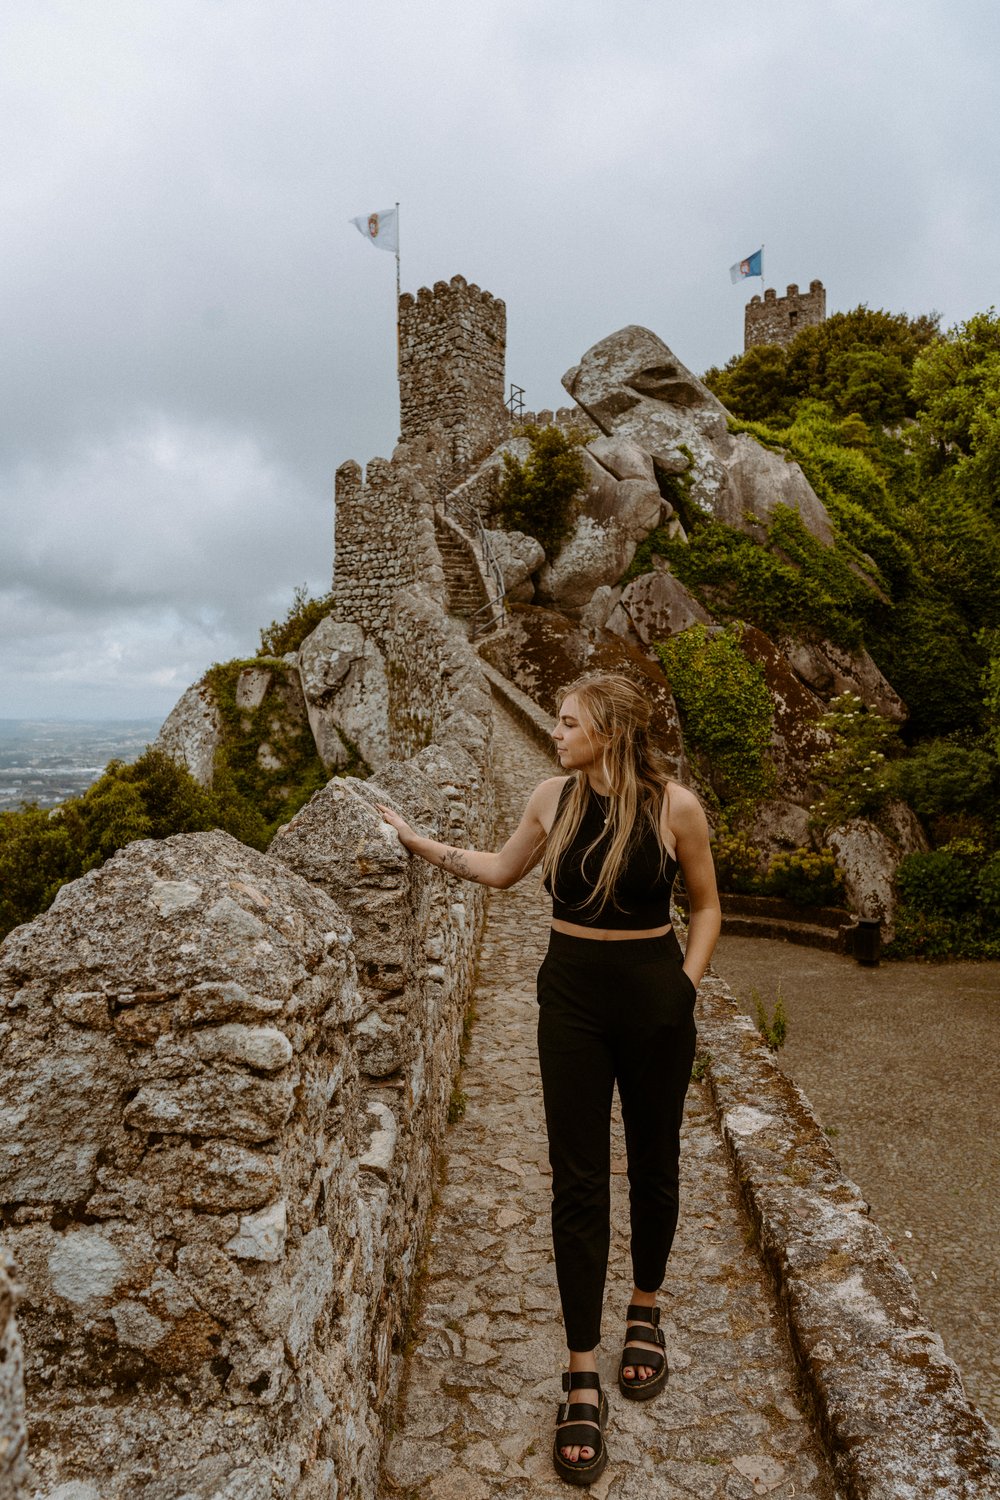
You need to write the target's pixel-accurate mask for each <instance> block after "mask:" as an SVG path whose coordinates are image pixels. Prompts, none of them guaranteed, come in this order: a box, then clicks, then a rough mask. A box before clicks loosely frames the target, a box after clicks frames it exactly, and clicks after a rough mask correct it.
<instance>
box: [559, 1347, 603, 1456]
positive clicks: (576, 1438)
mask: <svg viewBox="0 0 1000 1500" xmlns="http://www.w3.org/2000/svg"><path fill="white" fill-rule="evenodd" d="M562 1388H563V1390H564V1391H565V1392H566V1393H567V1394H569V1392H570V1391H579V1390H587V1389H589V1390H596V1391H597V1393H598V1396H599V1398H600V1405H599V1406H592V1405H591V1404H590V1402H589V1401H563V1402H561V1404H560V1406H559V1415H558V1416H557V1418H556V1422H557V1424H558V1425H557V1426H556V1435H555V1439H554V1440H553V1443H552V1462H553V1463H554V1464H555V1467H556V1473H557V1474H558V1475H559V1478H560V1479H565V1481H566V1483H567V1484H593V1482H594V1480H595V1479H597V1478H598V1476H599V1475H601V1474H603V1473H604V1466H605V1464H606V1463H607V1461H608V1450H607V1447H606V1446H605V1443H604V1428H605V1426H606V1425H607V1420H608V1398H607V1396H606V1395H605V1394H604V1392H603V1391H602V1390H601V1378H600V1376H599V1375H598V1374H597V1371H596V1370H566V1371H565V1372H564V1374H563V1378H562ZM571 1414H572V1415H571ZM560 1448H593V1450H594V1456H593V1458H587V1459H583V1458H581V1459H578V1460H577V1462H576V1463H575V1464H574V1463H570V1461H569V1459H568V1458H563V1456H562V1454H561V1453H560V1452H559V1449H560Z"/></svg>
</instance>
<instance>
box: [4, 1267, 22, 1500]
mask: <svg viewBox="0 0 1000 1500" xmlns="http://www.w3.org/2000/svg"><path fill="white" fill-rule="evenodd" d="M11 1270H12V1267H11V1263H10V1259H9V1257H8V1256H7V1254H6V1252H5V1251H4V1250H3V1249H0V1500H26V1497H27V1494H28V1490H27V1483H28V1474H27V1460H26V1449H27V1438H26V1435H25V1426H24V1362H23V1358H22V1354H21V1338H20V1334H19V1333H18V1330H17V1324H16V1322H15V1320H14V1308H15V1306H16V1302H17V1288H16V1287H15V1285H14V1282H13V1280H12V1279H11Z"/></svg>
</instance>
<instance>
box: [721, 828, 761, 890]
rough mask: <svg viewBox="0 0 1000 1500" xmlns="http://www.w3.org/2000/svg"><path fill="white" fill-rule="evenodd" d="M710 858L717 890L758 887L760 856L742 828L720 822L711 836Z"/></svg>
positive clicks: (759, 880)
mask: <svg viewBox="0 0 1000 1500" xmlns="http://www.w3.org/2000/svg"><path fill="white" fill-rule="evenodd" d="M712 857H713V859H714V860H715V877H716V880H717V881H718V884H719V890H720V891H733V892H736V893H740V894H747V893H749V892H752V891H758V890H760V884H761V879H760V872H761V867H762V864H763V856H762V854H761V851H760V850H759V849H758V848H757V847H756V845H755V844H752V843H751V842H750V835H749V834H748V833H747V832H746V831H745V830H744V829H733V828H730V827H729V825H728V824H727V823H726V822H725V821H724V820H723V821H721V822H720V823H719V826H718V828H717V829H716V832H715V836H714V838H713V839H712Z"/></svg>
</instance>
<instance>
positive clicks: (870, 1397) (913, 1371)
mask: <svg viewBox="0 0 1000 1500" xmlns="http://www.w3.org/2000/svg"><path fill="white" fill-rule="evenodd" d="M699 996H700V1003H699V1012H698V1033H699V1042H700V1045H701V1048H702V1049H703V1053H702V1055H703V1057H704V1059H705V1063H706V1067H707V1076H708V1079H709V1083H710V1086H711V1090H712V1095H713V1098H714V1100H715V1107H716V1110H717V1111H718V1116H719V1122H720V1126H721V1129H722V1134H723V1139H724V1141H725V1143H726V1146H727V1148H728V1151H729V1154H730V1157H731V1159H732V1164H733V1170H734V1174H735V1178H736V1181H737V1184H738V1186H739V1188H740V1192H741V1194H742V1197H743V1201H744V1204H745V1206H746V1209H747V1212H748V1213H749V1215H750V1219H751V1222H752V1224H753V1226H754V1231H755V1234H756V1237H757V1242H758V1247H759V1250H760V1253H761V1256H762V1258H763V1261H764V1264H765V1265H766V1267H767V1268H768V1270H769V1272H770V1274H771V1277H772V1280H773V1283H774V1287H775V1291H776V1294H777V1297H778V1301H779V1305H780V1306H781V1308H782V1311H783V1314H784V1318H785V1321H786V1325H787V1328H788V1333H789V1337H790V1341H791V1345H792V1349H793V1352H794V1354H795V1356H796V1359H797V1360H798V1363H799V1367H800V1369H801V1371H802V1378H803V1386H804V1390H805V1393H806V1396H807V1399H808V1401H809V1404H810V1405H811V1407H812V1412H813V1417H814V1420H815V1423H816V1428H817V1431H818V1432H819V1434H820V1435H821V1437H822V1438H823V1440H824V1443H825V1446H826V1449H827V1452H828V1453H829V1455H830V1459H831V1462H832V1464H833V1468H834V1472H835V1473H836V1475H837V1479H838V1484H839V1485H840V1487H841V1492H842V1494H843V1495H844V1497H845V1500H936V1497H939V1496H942V1495H947V1496H948V1497H949V1500H987V1497H989V1496H1000V1439H998V1436H997V1433H996V1432H995V1431H994V1430H993V1428H992V1427H991V1426H990V1425H989V1423H988V1422H987V1421H986V1420H985V1418H984V1417H983V1416H982V1414H981V1413H980V1412H979V1411H978V1410H977V1408H976V1407H975V1406H973V1405H972V1403H971V1402H970V1401H969V1400H968V1398H967V1396H966V1394H965V1391H964V1388H963V1386H962V1379H961V1375H960V1374H959V1371H958V1369H957V1367H956V1366H955V1364H954V1363H953V1362H952V1361H951V1360H950V1359H949V1358H948V1356H947V1355H946V1354H945V1352H944V1347H943V1345H942V1342H941V1339H940V1336H939V1335H938V1334H936V1333H934V1332H933V1331H932V1330H931V1329H930V1328H929V1327H928V1326H927V1325H926V1323H925V1322H924V1321H923V1319H922V1316H921V1312H920V1305H919V1301H918V1299H917V1293H916V1289H915V1287H914V1285H913V1282H912V1281H911V1279H910V1277H909V1275H908V1274H907V1272H906V1270H905V1269H904V1268H903V1266H902V1265H901V1264H900V1262H899V1261H898V1259H897V1258H896V1256H895V1255H894V1254H893V1252H892V1248H891V1246H890V1245H889V1242H888V1240H887V1239H886V1238H885V1235H884V1234H883V1233H882V1231H881V1229H880V1228H879V1226H878V1225H877V1224H876V1223H875V1222H874V1221H873V1220H872V1219H871V1218H870V1217H869V1210H868V1205H867V1203H866V1202H865V1201H864V1199H863V1198H862V1196H861V1193H860V1191H859V1190H858V1188H857V1187H856V1186H855V1184H854V1183H853V1182H851V1181H849V1179H847V1178H846V1177H845V1176H844V1175H843V1173H842V1172H841V1170H840V1167H839V1166H838V1164H837V1160H836V1157H835V1156H834V1154H833V1151H832V1150H831V1148H830V1145H829V1142H828V1140H827V1138H826V1136H825V1135H824V1133H823V1131H822V1129H821V1127H820V1125H819V1123H818V1121H817V1120H816V1117H815V1115H814V1114H813V1112H812V1109H811V1107H810V1105H809V1102H808V1100H807V1099H806V1097H805V1095H804V1094H803V1093H802V1092H801V1090H800V1089H797V1088H796V1087H795V1086H794V1084H792V1082H791V1081H790V1080H789V1079H788V1078H787V1077H786V1076H785V1074H784V1073H783V1072H782V1071H781V1069H780V1068H779V1067H778V1066H777V1064H776V1062H775V1061H774V1059H773V1058H772V1056H771V1054H770V1053H769V1052H768V1050H767V1048H766V1047H765V1045H764V1043H763V1041H762V1039H761V1037H760V1036H759V1035H758V1033H757V1031H756V1029H755V1028H754V1026H753V1024H752V1022H751V1021H750V1020H749V1019H748V1017H746V1016H744V1015H743V1014H742V1012H741V1011H740V1010H739V1008H738V1006H737V1002H736V1001H735V1000H734V999H733V997H732V995H731V994H730V993H729V992H728V990H727V989H726V987H725V985H724V984H723V982H722V981H721V980H720V979H719V978H718V977H716V976H713V975H710V976H708V977H706V978H705V979H704V980H703V982H702V985H701V988H700V990H699Z"/></svg>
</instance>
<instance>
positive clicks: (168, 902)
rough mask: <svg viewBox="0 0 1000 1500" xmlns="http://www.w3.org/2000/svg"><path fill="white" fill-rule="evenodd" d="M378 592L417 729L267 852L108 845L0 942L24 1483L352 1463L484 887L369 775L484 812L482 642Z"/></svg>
mask: <svg viewBox="0 0 1000 1500" xmlns="http://www.w3.org/2000/svg"><path fill="white" fill-rule="evenodd" d="M400 600H401V602H400V601H397V605H396V606H395V612H394V615H393V619H392V622H391V624H390V628H389V630H388V632H387V633H386V634H384V636H383V640H384V641H385V642H386V645H387V649H388V659H389V661H390V662H391V663H392V664H393V674H392V680H391V683H390V692H393V691H396V692H398V693H399V694H402V695H403V697H404V700H406V701H408V700H409V697H410V695H411V694H412V695H419V694H421V693H424V694H425V695H426V697H427V701H428V703H429V705H430V708H429V713H428V715H427V716H426V718H421V720H420V722H419V725H418V726H417V727H418V730H419V732H417V733H415V734H414V735H413V736H412V738H413V739H414V740H415V741H419V752H418V753H417V754H416V756H415V758H413V759H412V760H408V761H403V760H399V759H397V760H394V761H389V762H387V763H385V764H384V765H383V766H382V767H381V768H380V770H379V781H378V784H377V785H375V784H373V783H365V782H360V781H354V780H340V781H337V780H335V781H333V782H332V783H330V785H329V786H328V787H327V788H325V789H324V791H322V792H320V793H318V794H317V796H316V797H315V798H314V799H313V801H312V802H311V803H310V804H309V805H308V806H307V807H306V808H305V809H303V810H302V811H301V812H300V813H299V814H298V815H297V817H296V818H295V819H293V820H292V822H291V823H290V824H289V825H286V827H285V828H284V829H282V830H281V831H280V833H279V835H278V836H277V838H276V839H275V840H274V842H273V844H272V847H271V849H270V850H269V852H268V854H267V855H261V854H258V853H256V852H255V851H253V850H251V849H247V848H246V847H244V846H243V845H241V844H239V843H237V842H236V841H235V840H233V839H231V838H229V836H228V835H225V834H221V833H214V834H191V835H181V836H178V837H175V838H172V839H168V840H165V841H163V842H162V843H156V842H143V843H136V844H132V845H130V846H129V847H128V848H127V849H125V850H124V851H121V852H120V853H119V854H118V855H116V856H115V857H114V858H113V859H112V860H110V861H109V862H108V863H107V864H106V865H104V866H103V867H102V868H101V869H100V870H97V871H95V872H92V873H91V874H90V875H88V876H86V877H85V878H84V879H83V880H80V881H77V882H74V883H73V884H71V885H69V886H66V887H64V888H63V890H62V891H61V892H60V894H59V896H58V898H57V900H56V902H55V903H54V905H53V906H52V908H50V910H49V911H48V912H47V913H46V914H44V915H43V916H42V917H39V918H37V919H36V920H35V921H34V922H32V923H31V924H29V925H27V926H25V927H22V928H19V929H17V931H15V932H14V933H12V934H11V935H10V936H9V937H8V939H7V940H6V942H5V943H4V945H3V947H2V949H0V1038H2V1044H3V1045H2V1048H0V1099H2V1100H3V1108H2V1111H0V1215H2V1217H0V1223H2V1225H3V1231H4V1235H5V1239H6V1241H7V1243H8V1244H9V1245H10V1248H11V1251H12V1253H13V1255H14V1257H15V1262H16V1264H17V1266H18V1270H19V1273H20V1275H21V1276H22V1278H23V1279H24V1282H25V1285H26V1288H27V1290H26V1294H25V1301H24V1304H23V1317H22V1326H23V1332H24V1338H25V1348H26V1357H27V1375H28V1402H29V1411H30V1414H31V1419H32V1424H33V1426H34V1427H35V1430H36V1431H38V1432H39V1433H45V1437H44V1439H41V1440H40V1441H37V1442H36V1443H35V1446H34V1448H33V1454H32V1456H33V1460H34V1463H35V1466H36V1468H37V1470H38V1473H39V1478H40V1482H41V1484H42V1486H43V1488H42V1489H40V1490H39V1491H38V1497H39V1500H42V1497H47V1496H48V1495H49V1494H50V1493H56V1492H60V1486H65V1485H66V1484H68V1483H70V1482H74V1483H75V1482H77V1481H79V1483H80V1485H82V1486H83V1487H84V1488H83V1490H82V1491H81V1493H86V1494H87V1496H88V1497H89V1496H90V1495H91V1492H92V1493H93V1495H94V1496H99V1497H100V1500H124V1497H126V1496H128V1497H129V1500H131V1497H134V1496H135V1497H138V1496H140V1495H148V1496H149V1500H160V1497H161V1496H163V1497H165V1496H167V1495H170V1496H173V1495H174V1494H175V1493H177V1494H179V1493H180V1489H178V1485H181V1487H183V1489H184V1493H185V1494H188V1493H190V1494H192V1495H198V1496H200V1497H205V1500H208V1497H218V1500H265V1497H268V1500H270V1497H276V1496H279V1495H280V1496H285V1497H289V1500H292V1497H294V1500H319V1497H320V1496H322V1497H323V1500H327V1497H328V1496H329V1495H330V1494H333V1493H340V1494H344V1495H346V1494H356V1495H368V1494H372V1493H374V1486H375V1477H376V1474H377V1470H378V1463H379V1459H380V1456H381V1449H382V1444H383V1440H384V1425H383V1424H384V1422H385V1420H386V1418H387V1414H388V1413H390V1412H391V1410H392V1408H393V1403H394V1398H395V1388H396V1383H397V1381H398V1377H399V1364H400V1349H401V1347H402V1344H403V1341H404V1337H405V1327H406V1318H407V1315H408V1307H409V1299H410V1295H411V1291H412V1286H413V1282H414V1277H415V1272H416V1268H417V1266H418V1264H419V1260H420V1254H421V1248H422V1245H423V1240H424V1235H425V1232H426V1223H427V1216H428V1211H429V1207H430V1203H431V1199H432V1196H433V1186H434V1180H435V1161H436V1153H437V1149H438V1145H439V1142H440V1139H441V1135H442V1132H443V1129H444V1125H445V1122H446V1119H447V1114H448V1107H449V1101H450V1097H451V1090H452V1085H453V1080H454V1076H455V1073H456V1070H457V1067H458V1059H459V1047H460V1039H461V1034H462V1025H463V1017H464V1012H465V1007H466V1004H467V1002H468V996H469V993H470V986H471V977H472V972H473V966H474V955H475V951H476V947H477V943H478V940H479V936H480V933H481V930H482V924H483V892H482V891H481V890H480V888H479V887H476V886H472V887H470V886H468V885H466V884H465V883H463V882H459V881H457V880H456V879H455V878H454V877H451V876H446V875H444V874H443V873H442V872H441V871H440V870H438V869H436V868H433V867H431V866H429V865H426V864H424V863H423V862H419V861H415V860H412V859H411V858H410V857H409V856H408V855H407V854H406V853H405V852H404V851H403V849H402V846H401V845H400V843H399V841H398V839H397V837H396V835H395V833H394V832H393V831H392V830H391V829H390V828H389V827H388V825H386V824H385V823H384V822H383V821H382V819H381V817H380V816H379V814H378V813H377V810H376V809H375V808H374V807H373V805H372V804H373V802H374V801H376V800H382V801H386V802H390V803H392V804H393V805H395V806H397V807H398V808H399V809H400V810H401V811H402V812H403V813H404V814H405V815H406V816H407V817H408V818H409V819H411V820H412V821H414V822H416V823H418V824H419V825H420V826H421V827H423V828H425V829H426V831H428V832H430V833H436V834H439V835H440V836H441V837H443V838H446V839H448V840H449V841H451V840H454V841H456V842H461V843H480V844H483V843H489V841H490V840H491V838H492V780H491V762H490V739H491V717H490V705H489V694H488V691H487V689H486V687H485V683H484V679H483V676H482V674H481V672H480V670H479V666H478V662H477V659H476V657H475V656H474V654H473V653H472V650H471V648H470V647H469V645H468V643H467V642H466V641H465V640H464V639H463V638H462V637H461V635H452V634H451V632H450V631H449V628H448V622H447V621H446V620H445V618H444V616H443V614H442V612H441V611H440V609H439V608H438V607H437V606H436V605H435V603H434V601H433V599H431V598H428V597H427V596H425V595H423V594H419V593H418V594H414V595H413V597H412V598H407V597H406V596H405V594H404V595H401V596H400ZM397 709H398V705H397ZM403 717H404V718H405V715H403ZM431 730H437V731H439V738H438V739H437V740H436V741H433V742H431V741H430V740H429V735H430V732H431ZM398 738H399V740H400V741H401V742H402V741H405V740H406V739H407V735H406V733H404V732H403V731H402V730H399V731H398ZM414 748H416V747H414ZM304 877H306V878H304ZM2 1310H3V1307H2V1305H0V1311H2ZM10 1368H11V1369H13V1368H14V1366H13V1364H11V1366H10ZM8 1408H9V1409H10V1411H12V1412H13V1411H14V1405H13V1403H12V1399H8V1401H7V1405H6V1407H5V1406H4V1405H3V1402H2V1401H0V1411H2V1412H3V1417H2V1419H0V1420H3V1421H4V1422H7V1421H8V1415H7V1413H8ZM10 1420H11V1421H16V1413H15V1415H14V1416H13V1417H11V1418H10ZM8 1425H9V1424H8ZM87 1486H90V1488H87ZM53 1487H55V1488H53ZM14 1493H16V1492H14ZM3 1500H8V1497H7V1496H6V1495H4V1496H3ZM18 1500H20V1497H18Z"/></svg>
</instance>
